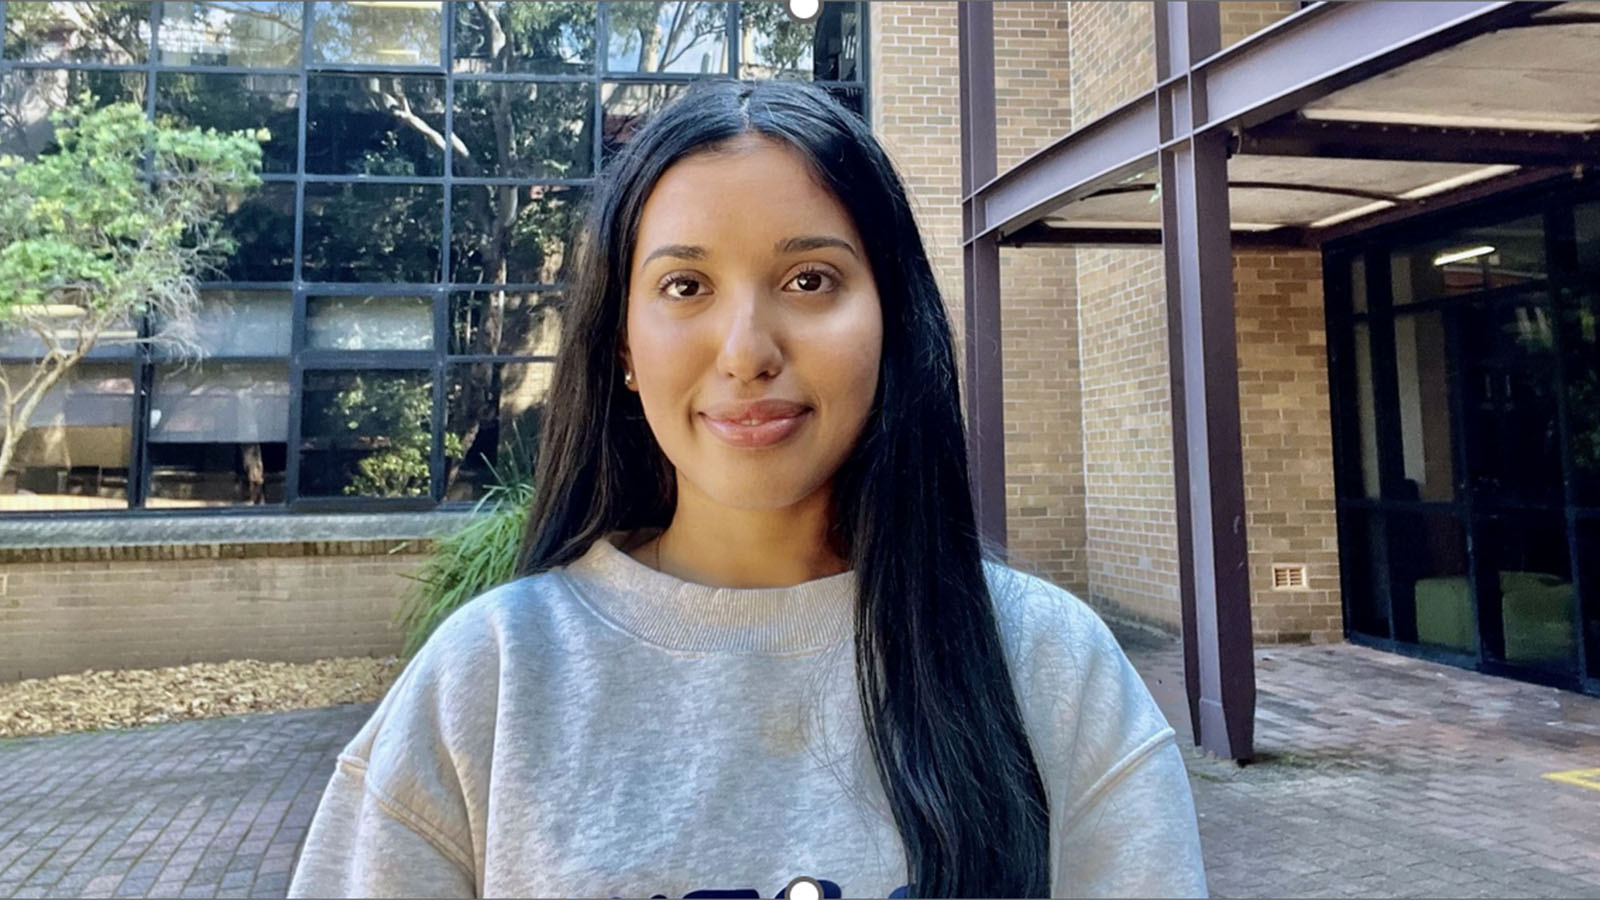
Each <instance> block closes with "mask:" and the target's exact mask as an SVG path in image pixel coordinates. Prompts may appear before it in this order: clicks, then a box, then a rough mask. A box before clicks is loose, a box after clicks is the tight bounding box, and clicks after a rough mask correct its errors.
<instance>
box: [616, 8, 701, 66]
mask: <svg viewBox="0 0 1600 900" xmlns="http://www.w3.org/2000/svg"><path fill="white" fill-rule="evenodd" d="M610 16H611V40H610V47H609V51H608V53H607V57H606V59H607V63H606V65H607V68H608V69H609V70H610V71H612V72H689V73H699V74H703V75H712V74H723V73H726V72H727V71H728V46H727V35H728V4H726V3H710V2H668V3H650V2H642V3H636V2H628V3H613V4H611V10H610Z"/></svg>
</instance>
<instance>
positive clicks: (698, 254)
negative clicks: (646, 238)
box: [639, 244, 706, 268]
mask: <svg viewBox="0 0 1600 900" xmlns="http://www.w3.org/2000/svg"><path fill="white" fill-rule="evenodd" d="M658 256H671V257H675V258H677V259H694V260H700V259H705V258H706V248H704V247H696V246H694V245H692V244H662V245H661V246H659V247H657V248H655V249H654V250H651V251H650V255H649V256H646V257H645V258H644V262H641V263H639V266H640V267H641V268H643V267H644V266H646V265H648V264H649V263H650V260H652V259H655V258H656V257H658Z"/></svg>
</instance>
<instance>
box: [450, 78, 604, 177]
mask: <svg viewBox="0 0 1600 900" xmlns="http://www.w3.org/2000/svg"><path fill="white" fill-rule="evenodd" d="M455 129H456V132H455V137H456V141H457V142H459V143H457V144H456V155H455V156H454V157H453V158H452V161H451V164H452V165H453V166H455V174H457V175H462V176H467V177H514V176H515V177H528V178H587V177H588V176H589V174H590V172H591V170H592V168H593V167H592V166H591V164H590V163H591V161H592V160H593V158H594V88H593V87H592V86H590V85H587V84H530V83H526V82H511V81H458V82H456V116H455ZM462 145H465V152H464V153H463V152H462Z"/></svg>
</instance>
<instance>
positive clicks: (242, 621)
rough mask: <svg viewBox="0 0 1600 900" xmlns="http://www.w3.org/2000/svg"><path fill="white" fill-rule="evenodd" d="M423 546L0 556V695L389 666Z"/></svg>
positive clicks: (101, 550) (347, 544)
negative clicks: (193, 669)
mask: <svg viewBox="0 0 1600 900" xmlns="http://www.w3.org/2000/svg"><path fill="white" fill-rule="evenodd" d="M426 548H427V542H425V541H341V542H315V543H312V542H306V543H288V544H200V545H177V546H161V547H93V548H66V549H60V548H50V549H29V550H19V549H8V550H0V571H3V572H4V575H3V576H0V682H5V681H12V680H16V679H19V678H37V677H45V676H49V675H58V674H62V673H66V672H80V671H82V670H84V669H89V668H93V669H110V668H150V667H156V666H170V665H180V664H183V663H189V662H203V661H220V660H227V659H242V658H253V659H264V660H285V661H292V662H308V661H310V660H313V659H320V658H325V657H333V656H386V655H389V654H394V653H398V652H399V651H400V647H401V644H402V637H401V635H400V633H399V632H398V631H397V630H396V629H395V628H394V627H393V625H392V624H391V623H392V622H393V619H394V614H395V611H396V609H397V608H398V606H399V602H400V597H401V595H402V593H403V592H404V591H405V589H406V587H407V585H409V584H410V582H409V581H407V580H405V579H404V578H403V577H402V576H403V575H404V574H406V573H410V572H412V571H414V570H415V568H416V566H417V565H418V564H419V563H420V562H421V559H422V557H421V555H420V554H421V553H423V552H425V551H426Z"/></svg>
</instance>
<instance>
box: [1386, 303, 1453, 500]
mask: <svg viewBox="0 0 1600 900" xmlns="http://www.w3.org/2000/svg"><path fill="white" fill-rule="evenodd" d="M1394 355H1395V381H1396V386H1397V389H1398V393H1399V407H1400V448H1401V455H1402V458H1403V462H1404V471H1405V481H1404V482H1403V484H1402V490H1403V494H1402V495H1401V496H1399V497H1392V498H1390V499H1394V500H1438V501H1449V500H1453V499H1455V494H1456V490H1455V461H1454V457H1453V455H1452V449H1451V440H1450V420H1451V416H1450V353H1449V349H1448V343H1447V340H1446V337H1445V329H1444V317H1443V316H1442V315H1441V314H1440V313H1438V312H1429V313H1423V314H1421V315H1414V316H1404V315H1403V316H1396V317H1395V320H1394Z"/></svg>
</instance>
